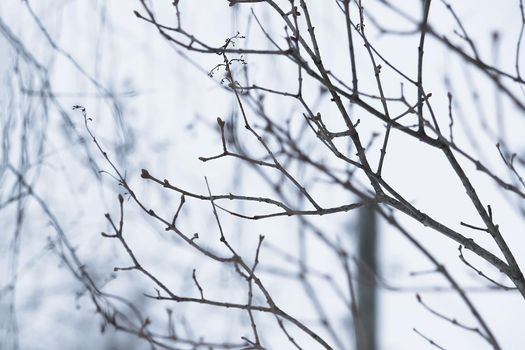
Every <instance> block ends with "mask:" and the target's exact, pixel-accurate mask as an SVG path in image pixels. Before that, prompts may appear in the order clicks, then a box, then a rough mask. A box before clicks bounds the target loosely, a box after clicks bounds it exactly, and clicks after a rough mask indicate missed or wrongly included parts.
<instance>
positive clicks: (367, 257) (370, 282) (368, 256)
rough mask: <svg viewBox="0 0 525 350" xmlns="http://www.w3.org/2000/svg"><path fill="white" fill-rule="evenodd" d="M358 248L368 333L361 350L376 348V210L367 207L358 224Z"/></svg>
mask: <svg viewBox="0 0 525 350" xmlns="http://www.w3.org/2000/svg"><path fill="white" fill-rule="evenodd" d="M357 225H358V226H357V229H358V237H359V246H358V251H357V257H358V262H359V263H358V264H357V266H358V272H357V276H358V287H357V305H358V308H359V315H360V317H361V321H362V322H363V326H364V329H365V332H366V334H365V335H364V336H362V337H358V339H357V347H358V349H359V350H375V349H377V342H376V338H377V310H378V305H377V302H378V301H377V285H376V278H375V276H376V273H377V266H378V261H377V260H378V254H377V217H376V213H375V208H374V207H372V206H365V207H364V208H363V209H361V210H360V212H359V218H358V223H357Z"/></svg>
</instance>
